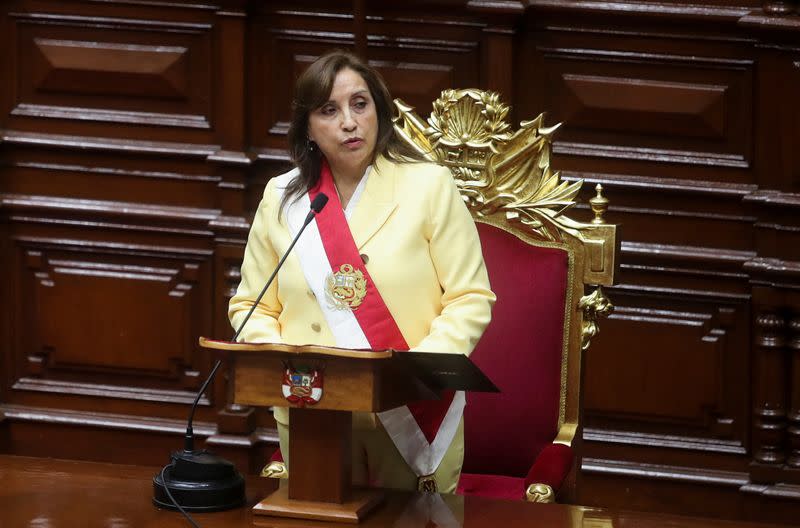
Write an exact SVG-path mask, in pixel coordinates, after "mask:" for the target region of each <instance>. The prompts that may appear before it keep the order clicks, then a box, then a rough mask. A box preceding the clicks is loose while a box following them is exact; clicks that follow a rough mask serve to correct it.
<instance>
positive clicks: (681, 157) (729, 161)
mask: <svg viewBox="0 0 800 528" xmlns="http://www.w3.org/2000/svg"><path fill="white" fill-rule="evenodd" d="M553 153H554V154H561V155H569V156H591V157H596V158H623V159H629V160H636V161H647V162H658V163H688V164H690V165H706V166H711V167H730V168H739V169H747V168H750V162H749V161H748V160H746V159H745V158H744V157H743V156H740V155H738V154H714V153H710V152H705V153H703V152H690V151H679V150H665V149H654V148H641V147H628V146H618V145H597V144H594V143H574V142H566V141H557V142H554V143H553Z"/></svg>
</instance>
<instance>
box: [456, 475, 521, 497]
mask: <svg viewBox="0 0 800 528" xmlns="http://www.w3.org/2000/svg"><path fill="white" fill-rule="evenodd" d="M525 488H526V486H525V481H524V479H521V478H518V477H502V476H500V475H476V474H474V473H462V474H461V479H460V480H459V481H458V488H457V489H456V493H457V494H459V495H471V496H477V497H488V498H491V499H509V500H521V499H524V498H525Z"/></svg>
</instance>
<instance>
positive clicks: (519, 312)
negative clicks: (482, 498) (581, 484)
mask: <svg viewBox="0 0 800 528" xmlns="http://www.w3.org/2000/svg"><path fill="white" fill-rule="evenodd" d="M478 232H479V234H480V238H481V244H482V246H483V255H484V259H485V260H486V267H487V269H488V272H489V279H490V282H491V285H492V290H493V291H494V292H495V294H496V295H497V303H496V304H495V307H494V310H493V312H492V322H491V323H490V324H489V327H488V328H487V329H486V332H485V333H484V335H483V337H482V338H481V341H480V342H479V343H478V346H477V347H476V348H475V350H474V352H473V353H472V356H471V358H472V360H473V361H474V362H475V363H476V364H477V365H478V366H479V367H480V368H481V370H483V372H484V373H486V374H487V375H488V376H489V378H490V379H491V380H492V381H494V383H495V385H497V386H498V388H499V389H500V390H501V391H502V392H500V393H499V394H493V393H479V392H471V393H467V407H466V409H465V411H464V413H465V414H464V427H465V449H466V452H465V457H464V471H465V472H468V473H489V474H491V473H494V474H501V475H508V476H515V477H524V476H525V474H526V473H527V472H528V469H529V468H530V467H531V465H532V464H533V462H534V460H536V457H537V456H538V454H539V452H540V451H541V450H542V448H544V446H546V445H548V444H550V443H552V442H553V440H554V439H555V437H556V435H557V433H558V426H559V423H558V418H559V408H560V398H561V379H562V361H563V359H564V357H565V351H566V350H565V336H566V334H565V326H564V322H565V318H566V317H567V316H568V313H567V298H568V296H570V293H571V292H570V291H569V288H568V287H567V284H568V276H569V273H568V272H569V263H570V256H569V254H568V252H567V251H566V250H565V249H564V248H555V247H539V246H533V245H529V244H528V243H527V242H525V241H523V240H521V239H519V238H517V237H516V236H515V235H513V234H511V233H508V232H506V231H504V230H502V229H499V228H498V227H495V226H492V225H488V224H484V223H480V222H479V223H478ZM501 446H502V447H501ZM498 449H502V456H498Z"/></svg>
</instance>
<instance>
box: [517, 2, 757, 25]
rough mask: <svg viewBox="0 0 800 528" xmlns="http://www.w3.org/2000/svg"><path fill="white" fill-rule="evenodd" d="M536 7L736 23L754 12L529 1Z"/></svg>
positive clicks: (697, 6)
mask: <svg viewBox="0 0 800 528" xmlns="http://www.w3.org/2000/svg"><path fill="white" fill-rule="evenodd" d="M528 6H529V7H530V8H531V9H532V10H543V11H553V12H559V11H563V12H568V13H575V12H579V13H585V14H610V15H614V16H620V15H622V16H636V17H658V18H673V19H674V18H677V19H690V20H709V21H714V22H736V21H738V20H739V18H741V17H743V16H745V15H747V14H749V13H750V8H747V7H734V6H724V5H708V4H698V3H692V2H669V3H667V2H660V3H652V2H633V1H620V2H607V1H602V0H574V1H571V2H563V1H560V0H528Z"/></svg>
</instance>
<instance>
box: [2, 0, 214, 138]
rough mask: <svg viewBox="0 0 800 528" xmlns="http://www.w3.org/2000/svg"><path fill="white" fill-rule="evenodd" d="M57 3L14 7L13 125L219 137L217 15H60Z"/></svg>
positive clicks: (106, 12) (111, 11)
mask: <svg viewBox="0 0 800 528" xmlns="http://www.w3.org/2000/svg"><path fill="white" fill-rule="evenodd" d="M54 4H55V3H52V2H51V3H47V2H45V3H41V4H39V5H38V6H36V7H39V9H40V10H38V9H36V7H34V8H33V9H31V10H30V11H12V12H11V14H10V19H11V22H12V27H11V36H10V39H13V41H12V46H11V47H10V50H12V53H13V54H14V61H13V62H14V72H13V75H14V78H15V79H16V80H17V82H16V83H15V84H16V86H15V90H14V97H13V102H12V108H11V109H10V118H9V119H8V125H9V126H10V127H13V128H19V129H37V128H39V127H40V126H45V125H44V123H47V125H46V127H47V129H48V130H50V131H52V132H63V133H83V134H89V135H93V134H95V133H97V132H98V131H101V130H102V131H103V134H102V135H104V136H108V135H113V136H122V137H138V138H146V137H152V134H163V136H162V137H166V134H169V135H170V136H171V137H172V138H175V137H179V136H183V137H186V138H191V139H192V140H194V141H207V140H208V139H209V138H210V137H211V134H210V133H209V131H210V129H211V127H212V121H213V106H212V98H211V89H212V86H211V79H212V70H211V68H210V66H211V64H212V61H211V57H210V54H211V39H212V34H211V29H212V25H211V23H210V22H209V21H207V20H206V21H202V22H201V21H197V20H195V21H186V20H175V19H174V18H173V19H171V20H170V19H166V20H165V19H161V18H158V19H149V20H148V19H137V18H128V17H119V16H116V15H118V13H117V12H115V10H114V8H113V6H104V7H103V8H101V9H100V10H99V12H97V11H94V12H85V11H84V10H82V9H80V8H79V6H75V7H76V9H75V10H74V11H73V12H72V13H70V14H69V15H65V14H62V13H53V12H52V11H53V10H55V9H58V6H56V5H54ZM28 5H30V4H28ZM26 7H27V5H26ZM31 7H33V6H31ZM62 9H63V7H62ZM82 11H84V12H82ZM43 122H44V123H43ZM37 123H42V125H38V124H37ZM111 124H115V125H116V127H115V128H114V129H111V130H107V129H108V125H111ZM103 125H106V128H102V127H103ZM147 129H150V131H149V132H145V130H147ZM171 129H175V130H174V131H170V132H167V131H169V130H171Z"/></svg>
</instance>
